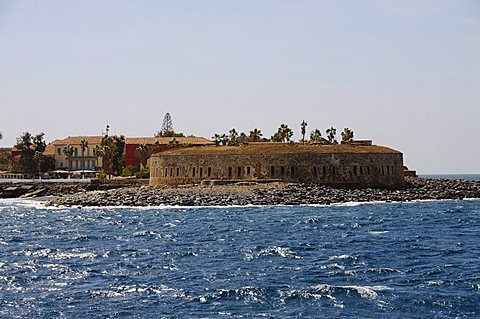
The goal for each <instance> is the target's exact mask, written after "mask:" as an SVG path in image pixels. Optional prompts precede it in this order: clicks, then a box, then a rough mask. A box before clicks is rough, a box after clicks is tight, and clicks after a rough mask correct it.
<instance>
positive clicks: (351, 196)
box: [47, 178, 480, 206]
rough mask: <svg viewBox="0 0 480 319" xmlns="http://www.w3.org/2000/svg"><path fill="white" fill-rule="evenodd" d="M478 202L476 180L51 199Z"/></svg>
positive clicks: (82, 202)
mask: <svg viewBox="0 0 480 319" xmlns="http://www.w3.org/2000/svg"><path fill="white" fill-rule="evenodd" d="M465 198H480V181H468V180H435V179H423V178H406V184H405V186H404V187H403V188H401V189H394V190H389V189H372V188H366V189H351V188H349V189H347V188H334V187H329V186H325V185H317V184H291V183H271V184H252V183H241V184H234V185H222V186H199V185H191V186H190V185H189V186H181V187H180V186H155V187H151V186H140V187H139V186H136V187H124V188H118V189H111V190H105V191H86V190H82V191H80V192H77V193H74V194H64V195H60V196H55V197H53V198H51V199H50V200H49V201H48V202H47V204H48V205H55V206H59V205H64V206H160V205H166V206H228V205H306V204H323V205H328V204H333V203H345V202H372V201H387V202H388V201H399V202H405V201H413V200H441V199H465Z"/></svg>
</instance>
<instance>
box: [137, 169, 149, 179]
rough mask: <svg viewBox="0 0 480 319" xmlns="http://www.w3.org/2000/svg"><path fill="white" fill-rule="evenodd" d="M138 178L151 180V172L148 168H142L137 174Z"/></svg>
mask: <svg viewBox="0 0 480 319" xmlns="http://www.w3.org/2000/svg"><path fill="white" fill-rule="evenodd" d="M135 177H136V178H149V177H150V170H149V169H148V168H142V169H141V170H140V172H136V173H135Z"/></svg>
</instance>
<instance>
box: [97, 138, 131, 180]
mask: <svg viewBox="0 0 480 319" xmlns="http://www.w3.org/2000/svg"><path fill="white" fill-rule="evenodd" d="M124 148H125V136H123V135H120V136H117V135H113V136H107V135H105V136H104V137H103V138H102V141H101V142H100V146H99V148H96V149H94V152H95V153H96V154H97V155H95V156H99V155H101V158H102V170H103V172H104V173H105V174H106V175H109V176H112V175H117V176H118V175H121V174H122V170H123V167H124V166H125V157H124V152H123V150H124Z"/></svg>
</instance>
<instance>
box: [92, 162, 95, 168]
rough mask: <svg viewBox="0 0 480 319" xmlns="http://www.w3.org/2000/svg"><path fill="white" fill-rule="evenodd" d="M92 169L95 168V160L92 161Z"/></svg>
mask: <svg viewBox="0 0 480 319" xmlns="http://www.w3.org/2000/svg"><path fill="white" fill-rule="evenodd" d="M92 168H95V160H92Z"/></svg>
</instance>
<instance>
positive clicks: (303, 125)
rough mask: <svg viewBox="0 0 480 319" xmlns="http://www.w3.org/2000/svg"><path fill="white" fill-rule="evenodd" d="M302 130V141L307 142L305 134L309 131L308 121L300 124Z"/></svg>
mask: <svg viewBox="0 0 480 319" xmlns="http://www.w3.org/2000/svg"><path fill="white" fill-rule="evenodd" d="M300 127H301V130H302V143H303V144H305V134H306V133H307V122H305V121H302V123H301V124H300Z"/></svg>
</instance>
